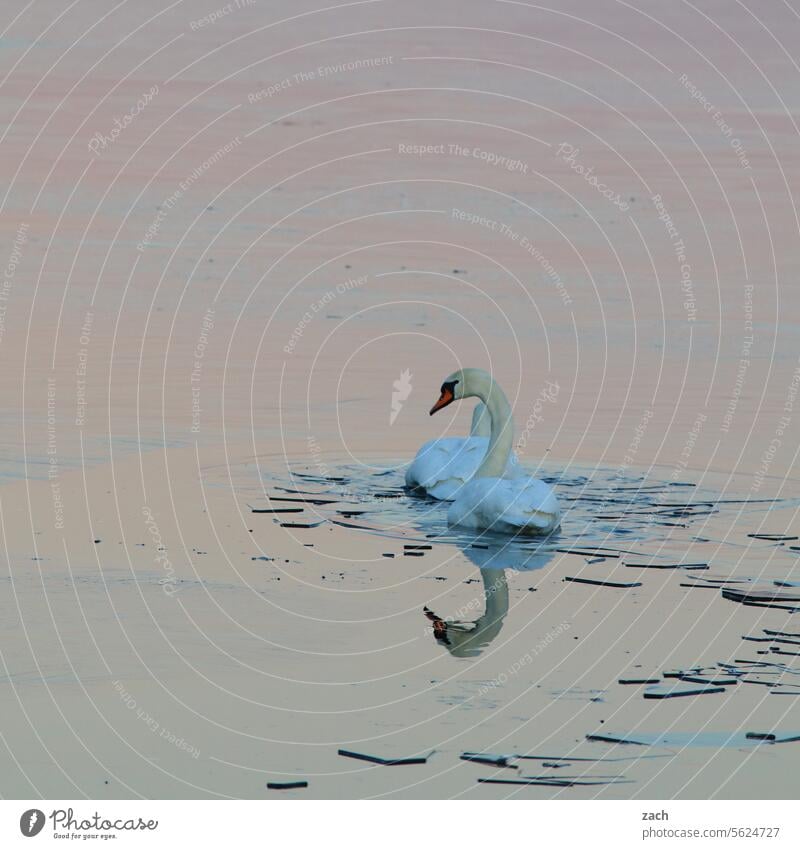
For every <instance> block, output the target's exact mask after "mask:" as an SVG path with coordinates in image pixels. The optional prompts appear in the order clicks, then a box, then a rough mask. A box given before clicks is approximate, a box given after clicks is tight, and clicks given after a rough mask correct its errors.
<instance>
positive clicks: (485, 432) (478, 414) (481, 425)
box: [469, 401, 492, 437]
mask: <svg viewBox="0 0 800 849" xmlns="http://www.w3.org/2000/svg"><path fill="white" fill-rule="evenodd" d="M491 434H492V426H491V423H490V421H489V414H488V413H487V412H486V405H485V404H483V403H482V402H480V401H479V402H478V403H477V404H476V405H475V409H474V410H473V411H472V427H471V428H470V429H469V435H470V436H487V437H488V436H491Z"/></svg>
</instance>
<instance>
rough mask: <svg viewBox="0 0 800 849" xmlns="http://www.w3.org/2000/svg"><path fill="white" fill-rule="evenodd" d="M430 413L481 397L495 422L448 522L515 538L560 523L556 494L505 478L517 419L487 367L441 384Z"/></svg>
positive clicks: (522, 479) (551, 528)
mask: <svg viewBox="0 0 800 849" xmlns="http://www.w3.org/2000/svg"><path fill="white" fill-rule="evenodd" d="M441 392H442V394H441V396H440V397H439V400H438V401H437V402H436V403H435V404H434V405H433V408H432V409H431V415H433V414H434V413H435V412H436V411H437V410H441V409H442V408H443V407H446V406H447V405H448V404H451V403H452V402H453V401H458V400H460V399H462V398H471V397H476V398H480V399H481V401H483V403H484V404H485V405H486V409H487V412H488V413H489V417H490V419H491V436H490V438H489V447H488V450H487V451H486V456H485V457H484V458H483V462H482V463H481V464H480V466H479V467H478V469H477V471H476V472H475V474H474V476H473V477H472V480H471V481H469V483H467V484H466V485H465V486H463V487H462V488H461V490H460V492H459V493H458V495H457V497H456V499H455V500H454V501H453V503H452V504H451V505H450V509H449V510H448V511H447V523H448V524H449V525H458V526H459V527H462V528H469V529H472V530H491V531H499V532H501V533H512V534H530V535H539V534H549V533H551V532H552V531H554V530H556V529H557V528H558V526H559V524H560V522H561V511H560V510H559V507H558V501H556V496H555V493H554V492H553V490H552V489H551V488H550V487H549V486H548V485H547V484H546V483H544V482H543V481H540V480H536V478H531V477H527V476H524V475H522V476H516V477H513V478H508V477H505V476H504V473H505V469H506V465H507V463H508V459H509V456H510V455H511V445H512V443H513V440H514V420H513V418H512V416H511V407H510V405H509V403H508V399H507V398H506V396H505V394H504V392H503V390H502V389H501V388H500V386H499V385H498V384H497V383H496V382H495V381H494V380H493V378H492V376H491V375H490V374H488V373H487V372H485V371H483V370H482V369H476V368H465V369H460V370H459V371H457V372H454V373H453V374H451V375H450V376H449V377H448V378H446V379H445V381H444V383H443V384H442V390H441Z"/></svg>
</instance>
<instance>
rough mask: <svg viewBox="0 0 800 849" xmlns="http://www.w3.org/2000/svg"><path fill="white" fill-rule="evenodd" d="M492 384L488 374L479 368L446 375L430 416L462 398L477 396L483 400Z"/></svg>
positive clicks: (465, 369)
mask: <svg viewBox="0 0 800 849" xmlns="http://www.w3.org/2000/svg"><path fill="white" fill-rule="evenodd" d="M491 384H492V377H491V375H490V374H489V373H488V372H485V371H484V370H483V369H479V368H462V369H459V370H458V371H454V372H453V373H452V374H450V375H448V376H447V377H446V378H445V379H444V381H443V382H442V389H441V393H442V394H441V395H440V396H439V400H438V401H437V402H436V403H435V404H434V405H433V407H431V412H430V414H431V415H433V414H434V413H436V412H438V411H439V410H441V409H443V408H444V407H446V406H447V405H448V404H452V403H453V401H460V400H461V399H462V398H471V397H474V396H477V397H479V398H485V397H486V393H487V392H488V390H489V388H490V386H491Z"/></svg>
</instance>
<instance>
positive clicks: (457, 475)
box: [406, 404, 520, 501]
mask: <svg viewBox="0 0 800 849" xmlns="http://www.w3.org/2000/svg"><path fill="white" fill-rule="evenodd" d="M490 435H491V422H490V419H489V414H488V411H487V409H486V407H485V406H484V405H483V404H478V405H477V406H476V407H475V410H474V412H473V413H472V427H471V428H470V435H469V436H467V437H461V436H447V437H444V438H443V439H431V440H430V441H429V442H426V443H425V444H424V445H423V446H422V448H420V449H419V451H418V452H417V456H416V457H415V458H414V460H413V462H412V463H411V465H410V466H409V467H408V469H406V486H407V487H409V488H410V489H413V490H417V491H420V490H422V491H424V492H426V493H427V494H428V495H430V496H432V497H433V498H437V499H438V500H439V501H452V500H453V499H454V498H455V497H456V495H457V494H458V492H459V490H460V489H461V487H463V486H464V484H465V483H467V482H468V481H469V480H470V479H471V478H472V476H473V475H474V474H475V472H476V471H477V470H478V467H479V466H480V464H481V461H482V460H483V458H484V457H485V456H486V450H487V449H488V447H489V438H490ZM519 473H520V471H519V464H518V462H517V458H516V456H515V455H514V454H513V453H512V454H511V456H510V457H509V460H508V463H507V464H506V469H505V474H506V475H507V476H509V477H513V476H515V475H518V474H519Z"/></svg>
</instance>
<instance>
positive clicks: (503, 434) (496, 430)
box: [474, 377, 514, 478]
mask: <svg viewBox="0 0 800 849" xmlns="http://www.w3.org/2000/svg"><path fill="white" fill-rule="evenodd" d="M485 383H486V386H481V387H478V389H477V390H476V392H475V394H476V395H477V396H478V397H479V398H480V399H481V401H483V403H484V404H486V410H487V412H488V413H489V419H490V421H491V434H490V436H489V448H488V449H487V451H486V456H485V457H484V458H483V462H482V463H481V464H480V466H478V471H477V472H475V475H474V477H476V478H500V477H502V476H503V473H504V472H505V469H506V464H507V463H508V458H509V456H510V455H511V447H512V445H513V443H514V419H513V418H512V416H511V406H510V404H509V403H508V398H506V396H505V393H504V392H503V390H502V389H501V388H500V386H499V385H498V384H497V383H495V381H494V380H492V378H491V377H490V378H488V380H487V381H485Z"/></svg>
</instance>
